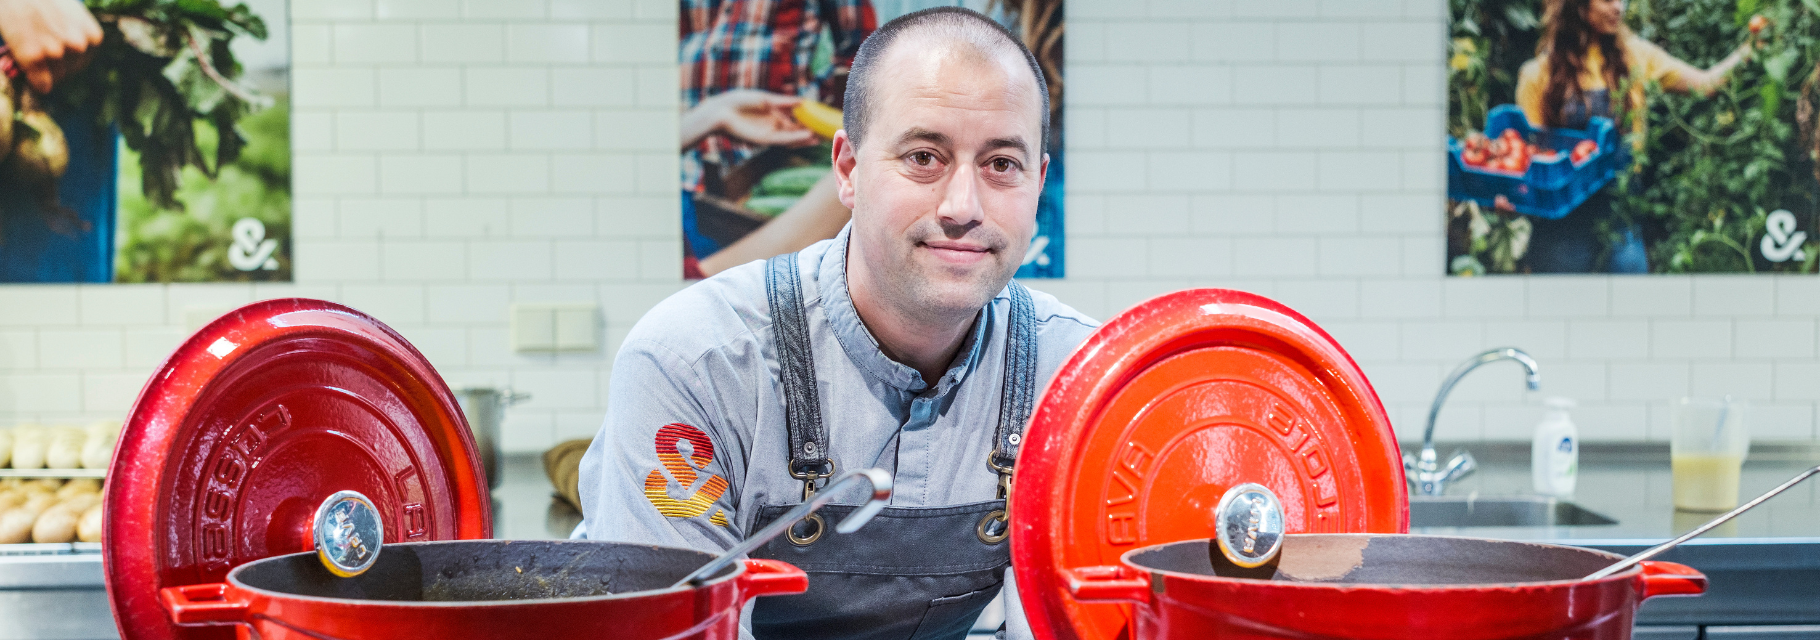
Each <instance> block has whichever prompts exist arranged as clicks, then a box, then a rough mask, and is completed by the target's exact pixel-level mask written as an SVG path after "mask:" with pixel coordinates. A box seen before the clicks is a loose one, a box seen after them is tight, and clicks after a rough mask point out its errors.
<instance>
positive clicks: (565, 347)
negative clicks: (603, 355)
mask: <svg viewBox="0 0 1820 640" xmlns="http://www.w3.org/2000/svg"><path fill="white" fill-rule="evenodd" d="M598 315H600V307H598V306H595V305H592V304H585V305H583V304H578V305H562V306H559V307H557V308H556V350H558V351H593V350H595V349H598V348H600V340H599V339H598V338H595V337H594V335H595V334H596V333H597V330H596V328H595V322H594V318H595V317H596V316H598Z"/></svg>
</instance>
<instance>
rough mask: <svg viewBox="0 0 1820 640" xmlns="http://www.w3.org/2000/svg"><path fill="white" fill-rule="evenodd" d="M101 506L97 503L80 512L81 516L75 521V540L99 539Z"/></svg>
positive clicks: (88, 540)
mask: <svg viewBox="0 0 1820 640" xmlns="http://www.w3.org/2000/svg"><path fill="white" fill-rule="evenodd" d="M101 507H102V505H99V504H97V505H95V506H92V507H89V508H88V511H84V512H82V518H81V519H79V520H77V521H76V541H77V542H100V541H101Z"/></svg>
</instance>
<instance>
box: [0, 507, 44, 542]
mask: <svg viewBox="0 0 1820 640" xmlns="http://www.w3.org/2000/svg"><path fill="white" fill-rule="evenodd" d="M37 520H38V512H37V511H33V510H31V509H28V508H26V507H13V508H11V509H7V510H6V512H5V513H0V544H19V543H23V542H31V541H32V523H33V522H36V521H37Z"/></svg>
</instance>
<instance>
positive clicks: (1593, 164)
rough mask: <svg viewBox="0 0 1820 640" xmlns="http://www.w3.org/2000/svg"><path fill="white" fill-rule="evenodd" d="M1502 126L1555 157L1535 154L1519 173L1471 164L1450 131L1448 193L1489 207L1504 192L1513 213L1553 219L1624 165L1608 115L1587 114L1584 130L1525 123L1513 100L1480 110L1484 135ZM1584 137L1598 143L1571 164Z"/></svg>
mask: <svg viewBox="0 0 1820 640" xmlns="http://www.w3.org/2000/svg"><path fill="white" fill-rule="evenodd" d="M1506 129H1516V130H1517V131H1518V132H1519V133H1522V134H1523V137H1524V139H1526V140H1529V141H1530V142H1531V143H1533V144H1535V145H1536V146H1537V147H1539V148H1542V149H1553V150H1554V151H1555V152H1556V156H1555V158H1554V159H1552V160H1542V159H1541V158H1536V159H1535V160H1534V161H1532V162H1531V163H1530V165H1529V170H1528V171H1526V172H1524V173H1521V174H1517V173H1511V172H1507V171H1502V170H1498V169H1493V168H1489V167H1475V166H1471V165H1468V164H1466V161H1465V160H1463V159H1461V157H1460V153H1461V152H1462V151H1463V150H1464V149H1465V146H1466V145H1465V143H1464V142H1463V141H1461V140H1460V139H1458V138H1454V137H1451V136H1450V137H1448V139H1447V197H1448V198H1451V199H1453V200H1473V201H1476V202H1478V203H1479V205H1480V206H1483V207H1487V208H1489V207H1492V206H1494V205H1495V203H1496V201H1497V197H1498V196H1504V197H1505V199H1507V200H1509V201H1510V203H1511V205H1512V206H1513V207H1514V208H1515V209H1516V210H1517V212H1518V213H1523V214H1527V215H1532V216H1535V217H1538V218H1546V219H1549V220H1554V219H1559V218H1563V217H1566V216H1567V214H1568V213H1569V212H1572V211H1573V210H1574V207H1578V206H1580V204H1581V203H1583V202H1586V199H1587V198H1589V197H1592V194H1594V193H1598V191H1599V190H1600V189H1603V188H1605V185H1606V183H1609V182H1611V181H1612V179H1613V178H1616V177H1617V175H1618V172H1619V171H1622V170H1624V169H1625V168H1627V167H1629V166H1630V152H1629V151H1628V150H1627V149H1626V148H1625V147H1624V145H1623V144H1622V142H1623V141H1622V139H1621V138H1620V137H1619V136H1618V129H1617V127H1615V126H1613V124H1612V121H1611V119H1610V118H1593V119H1592V124H1591V126H1590V127H1588V128H1587V130H1585V131H1581V130H1577V129H1537V128H1534V127H1531V126H1529V118H1528V117H1526V116H1524V115H1523V110H1522V109H1519V108H1518V107H1517V106H1516V105H1514V104H1505V105H1498V106H1497V107H1495V108H1493V109H1492V110H1491V113H1490V114H1488V115H1486V116H1485V135H1487V136H1490V137H1492V138H1494V139H1495V138H1497V137H1498V136H1499V135H1502V134H1503V133H1504V131H1505V130H1506ZM1585 140H1591V141H1593V142H1594V143H1596V144H1598V145H1599V149H1598V150H1597V151H1594V152H1593V154H1592V155H1591V156H1590V157H1588V158H1586V160H1584V161H1582V162H1580V163H1578V164H1575V163H1574V162H1573V160H1572V158H1571V155H1572V152H1573V148H1574V145H1577V144H1579V143H1580V142H1581V141H1585Z"/></svg>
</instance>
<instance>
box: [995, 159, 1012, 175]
mask: <svg viewBox="0 0 1820 640" xmlns="http://www.w3.org/2000/svg"><path fill="white" fill-rule="evenodd" d="M1015 168H1017V163H1015V162H1012V161H1010V160H1006V159H1004V158H999V159H997V160H993V161H992V170H993V171H997V172H999V173H1004V172H1007V171H1010V170H1012V169H1015Z"/></svg>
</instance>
